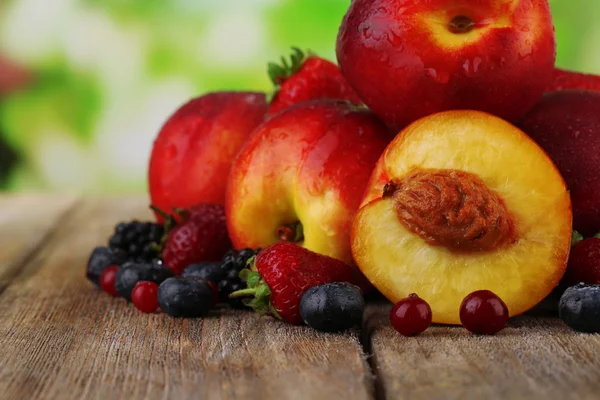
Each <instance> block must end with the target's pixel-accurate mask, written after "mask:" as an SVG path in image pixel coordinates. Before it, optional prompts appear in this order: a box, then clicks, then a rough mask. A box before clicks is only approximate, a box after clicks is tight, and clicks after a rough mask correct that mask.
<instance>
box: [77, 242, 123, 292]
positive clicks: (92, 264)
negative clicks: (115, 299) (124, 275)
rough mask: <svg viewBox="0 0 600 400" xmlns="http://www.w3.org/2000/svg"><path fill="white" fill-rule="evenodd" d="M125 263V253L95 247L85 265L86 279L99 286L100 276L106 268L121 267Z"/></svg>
mask: <svg viewBox="0 0 600 400" xmlns="http://www.w3.org/2000/svg"><path fill="white" fill-rule="evenodd" d="M126 261H127V253H125V252H124V251H123V250H119V249H111V248H109V247H96V248H95V249H94V250H93V251H92V254H91V255H90V259H89V260H88V264H87V271H86V277H87V278H88V279H89V280H90V281H92V282H93V283H94V284H95V285H98V284H99V280H100V275H101V274H102V271H104V269H105V268H106V267H109V266H111V265H122V264H123V263H125V262H126Z"/></svg>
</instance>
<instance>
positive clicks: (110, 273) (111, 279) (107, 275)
mask: <svg viewBox="0 0 600 400" xmlns="http://www.w3.org/2000/svg"><path fill="white" fill-rule="evenodd" d="M118 270H119V266H118V265H111V266H110V267H106V268H104V270H103V271H102V273H101V274H100V279H99V281H98V283H99V284H100V289H102V290H103V291H105V292H106V293H108V294H110V295H111V296H113V297H118V296H119V293H117V290H116V289H115V277H116V276H117V271H118Z"/></svg>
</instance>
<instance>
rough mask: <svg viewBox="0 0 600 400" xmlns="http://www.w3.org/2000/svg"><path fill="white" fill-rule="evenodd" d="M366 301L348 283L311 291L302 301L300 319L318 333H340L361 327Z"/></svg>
mask: <svg viewBox="0 0 600 400" xmlns="http://www.w3.org/2000/svg"><path fill="white" fill-rule="evenodd" d="M364 311H365V300H364V299H363V296H362V292H361V290H360V289H359V288H358V287H357V286H354V285H351V284H350V283H346V282H335V283H328V284H325V285H320V286H315V287H312V288H310V289H308V290H307V291H306V292H305V293H304V295H302V299H300V315H301V316H302V319H303V320H304V322H305V323H306V324H307V325H308V326H310V327H311V328H314V329H316V330H318V331H324V332H341V331H344V330H346V329H349V328H352V327H353V326H358V325H360V324H361V323H362V316H363V312H364Z"/></svg>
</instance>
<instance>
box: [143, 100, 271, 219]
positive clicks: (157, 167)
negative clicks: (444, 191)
mask: <svg viewBox="0 0 600 400" xmlns="http://www.w3.org/2000/svg"><path fill="white" fill-rule="evenodd" d="M267 107H268V106H267V103H266V98H265V95H264V94H262V93H243V92H220V93H210V94H207V95H204V96H202V97H198V98H196V99H193V100H191V101H190V102H188V103H186V104H184V105H183V106H182V107H181V108H179V109H178V110H177V111H176V112H175V113H174V114H173V115H172V116H171V117H170V118H169V119H168V120H167V122H166V123H165V124H164V126H163V127H162V129H161V130H160V133H159V134H158V137H157V138H156V140H155V142H154V147H153V149H152V155H151V157H150V169H149V189H150V200H151V203H152V204H153V205H154V206H156V207H158V208H160V209H162V210H164V211H166V212H171V210H172V209H173V208H177V207H181V208H187V207H191V206H193V205H196V204H200V203H210V204H223V203H224V201H225V188H226V184H227V175H228V174H229V169H230V167H231V163H232V161H233V159H234V158H235V156H236V154H237V152H238V151H239V149H240V148H241V147H242V145H243V144H244V142H245V141H246V139H247V138H248V136H250V134H251V133H252V131H253V130H254V128H255V127H256V126H258V125H259V124H260V123H261V122H262V120H263V119H264V116H265V113H266V112H267ZM157 218H158V219H159V220H162V217H161V216H160V215H157Z"/></svg>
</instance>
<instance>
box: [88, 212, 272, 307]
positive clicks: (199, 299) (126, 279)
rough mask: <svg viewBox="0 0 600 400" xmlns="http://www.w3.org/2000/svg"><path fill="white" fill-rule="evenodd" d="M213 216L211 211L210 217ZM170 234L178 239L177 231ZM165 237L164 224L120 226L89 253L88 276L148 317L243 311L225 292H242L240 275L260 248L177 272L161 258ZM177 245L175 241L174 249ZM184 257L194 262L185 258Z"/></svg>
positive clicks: (237, 252)
mask: <svg viewBox="0 0 600 400" xmlns="http://www.w3.org/2000/svg"><path fill="white" fill-rule="evenodd" d="M204 210H207V208H204ZM214 214H215V213H214V212H212V210H211V214H210V215H214ZM210 215H209V216H208V217H207V216H205V217H204V218H203V219H201V218H199V217H194V220H193V221H194V222H193V223H194V224H196V225H197V224H198V221H199V220H203V221H206V220H207V219H210V220H211V221H210V224H213V225H214V218H212V217H211V216H210ZM180 226H186V225H185V224H183V225H180ZM188 228H189V226H188ZM188 230H190V229H188ZM174 231H175V232H176V235H178V237H177V239H181V237H179V236H181V230H179V231H178V230H176V229H175V230H174ZM171 232H173V231H171ZM165 233H167V236H166V238H163V237H164V236H165ZM168 234H169V232H165V229H164V228H163V226H161V225H158V224H154V223H150V222H139V221H132V222H128V223H125V222H122V223H119V224H118V225H116V227H115V230H114V233H113V234H112V236H111V237H110V238H109V240H108V246H102V247H97V248H95V249H94V250H93V251H92V254H91V255H90V258H89V261H88V265H87V274H86V275H87V278H88V279H89V280H90V281H91V282H93V283H94V284H96V285H97V286H99V287H100V288H101V289H102V290H103V291H105V292H106V293H108V294H110V295H111V296H115V297H123V298H125V299H127V300H129V301H131V302H132V303H133V304H134V305H135V306H136V307H137V308H138V309H139V310H141V311H143V312H147V313H150V312H154V311H156V310H157V309H158V308H160V309H161V310H162V311H163V312H165V313H166V314H168V315H172V316H176V317H199V316H203V315H206V313H208V310H210V308H212V307H213V306H215V305H216V304H224V303H228V304H230V305H231V306H232V307H235V308H243V307H244V305H243V303H242V301H241V300H240V299H230V298H229V294H231V293H232V292H234V291H237V290H242V289H245V288H246V283H245V282H244V281H243V280H242V279H240V277H239V274H240V271H242V270H243V269H244V268H245V267H246V264H247V262H248V260H249V259H251V258H252V257H254V256H256V254H258V252H259V251H260V249H257V250H252V249H244V250H241V251H236V250H229V251H227V253H226V254H225V255H224V256H223V258H222V260H221V261H200V262H196V263H193V264H191V265H189V266H188V267H187V268H184V269H183V272H182V273H181V274H178V273H177V271H176V270H175V269H173V268H170V266H168V265H167V264H166V263H165V261H164V260H163V259H162V257H161V255H162V254H161V252H160V250H161V244H163V246H162V247H164V242H167V243H168V242H169V236H168ZM192 242H196V241H194V240H192ZM181 243H182V242H181V241H178V245H179V246H181ZM188 259H191V260H193V258H190V257H189V256H188ZM180 260H183V257H179V258H178V261H180ZM177 269H181V267H180V266H178V267H177Z"/></svg>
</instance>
